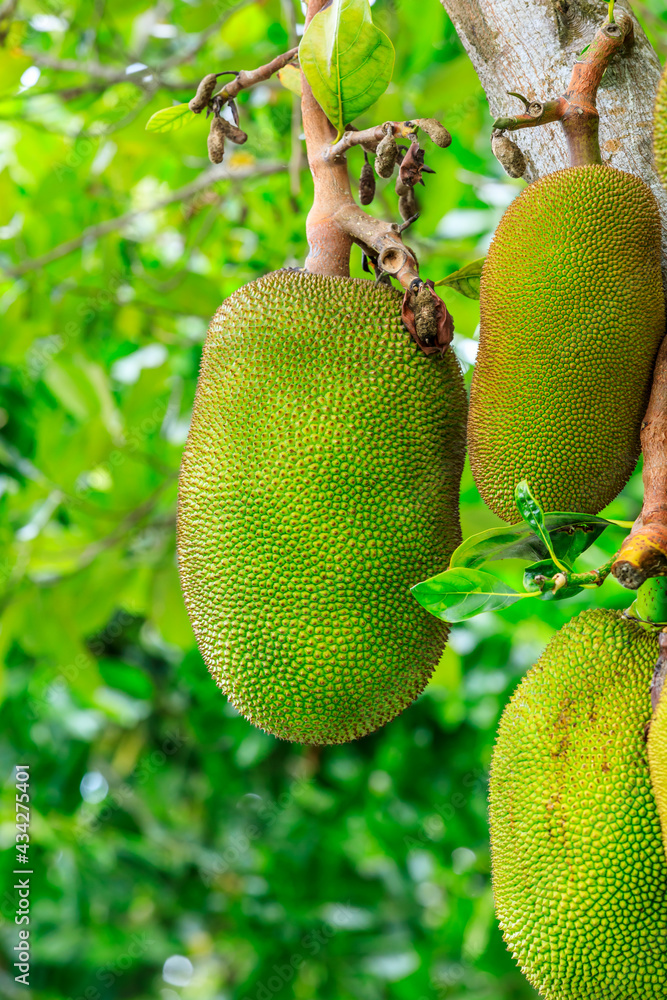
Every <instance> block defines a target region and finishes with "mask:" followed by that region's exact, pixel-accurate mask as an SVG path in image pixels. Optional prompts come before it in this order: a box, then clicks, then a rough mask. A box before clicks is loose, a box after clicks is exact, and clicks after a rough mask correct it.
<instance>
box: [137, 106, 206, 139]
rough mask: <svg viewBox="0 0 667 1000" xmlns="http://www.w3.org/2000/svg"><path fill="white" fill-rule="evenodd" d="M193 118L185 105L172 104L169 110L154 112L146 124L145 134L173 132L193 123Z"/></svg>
mask: <svg viewBox="0 0 667 1000" xmlns="http://www.w3.org/2000/svg"><path fill="white" fill-rule="evenodd" d="M194 119H195V116H194V114H193V113H192V111H190V108H189V107H188V106H187V104H174V105H172V107H171V108H162V110H161V111H156V112H155V114H154V115H152V116H151V117H150V118H149V119H148V121H147V122H146V131H147V132H174V131H175V130H176V129H178V128H183V126H184V125H187V124H188V123H189V122H191V121H194Z"/></svg>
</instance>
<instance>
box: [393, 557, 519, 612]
mask: <svg viewBox="0 0 667 1000" xmlns="http://www.w3.org/2000/svg"><path fill="white" fill-rule="evenodd" d="M412 594H413V596H414V597H415V598H416V600H417V601H418V602H419V603H420V604H421V606H422V607H423V608H425V609H426V610H427V611H430V613H431V614H432V615H435V617H436V618H440V619H441V620H442V621H445V622H462V621H465V619H466V618H474V617H475V615H481V614H482V612H483V611H499V610H501V609H502V608H508V607H509V606H510V605H511V604H515V603H516V602H517V601H521V600H523V598H524V597H534V596H535V594H519V593H517V591H516V590H513V589H512V588H511V587H508V585H507V584H506V583H504V582H503V580H499V579H498V577H496V576H492V575H491V573H483V572H482V571H481V570H478V569H458V568H457V569H448V570H445V572H444V573H439V574H438V576H434V577H431V579H430V580H425V581H424V582H423V583H418V584H416V586H414V587H413V588H412Z"/></svg>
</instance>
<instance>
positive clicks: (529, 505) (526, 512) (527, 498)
mask: <svg viewBox="0 0 667 1000" xmlns="http://www.w3.org/2000/svg"><path fill="white" fill-rule="evenodd" d="M514 499H515V501H516V505H517V507H518V508H519V513H520V514H521V517H522V518H523V519H524V521H525V522H526V524H529V525H530V527H531V528H532V530H533V532H534V534H535V535H537V537H538V538H539V539H540V541H541V542H542V544H543V545H544V547H545V548H546V550H547V552H548V553H549V555H550V556H551V558H552V559H553V560H554V562H555V563H556V564H557V565H558V566H559V568H560V569H566V568H567V567H565V566H564V565H562V564H561V563H560V562H559V560H558V556H557V555H556V553H555V552H554V547H553V544H552V541H551V538H550V537H549V532H548V531H547V526H546V523H545V520H544V511H543V510H542V508H541V507H540V505H539V503H538V502H537V499H536V498H535V497H534V496H533V493H532V490H531V488H530V485H529V483H528V481H527V480H526V479H522V480H521V482H520V483H517V486H516V489H515V490H514Z"/></svg>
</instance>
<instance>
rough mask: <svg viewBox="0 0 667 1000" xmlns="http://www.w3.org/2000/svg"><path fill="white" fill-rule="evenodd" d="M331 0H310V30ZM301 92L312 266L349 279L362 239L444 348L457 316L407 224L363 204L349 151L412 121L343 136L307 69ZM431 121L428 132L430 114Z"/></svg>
mask: <svg viewBox="0 0 667 1000" xmlns="http://www.w3.org/2000/svg"><path fill="white" fill-rule="evenodd" d="M325 3H326V0H309V3H308V13H307V15H306V28H307V27H308V25H309V24H310V22H311V21H312V19H313V17H314V16H315V15H316V14H317V13H318V12H319V11H320V10H321V9H322V8H323V7H324V6H325ZM301 92H302V97H301V110H302V116H303V125H304V132H305V135H306V149H307V151H308V165H309V167H310V170H311V173H312V175H313V182H314V187H315V196H314V199H313V206H312V208H311V210H310V212H309V214H308V219H307V222H306V233H307V236H308V245H309V248H310V252H309V254H308V258H307V260H306V270H307V271H310V272H311V274H323V275H329V276H332V277H349V274H350V250H351V247H352V243H357V244H358V245H359V246H360V247H361V248H362V250H363V251H364V252H365V253H366V254H367V255H368V256H369V257H370V258H371V260H372V261H373V263H374V265H375V267H376V271H377V274H378V276H381V275H382V274H383V273H386V274H389V275H391V276H392V277H394V278H396V279H397V281H399V282H400V283H401V285H402V286H403V288H405V290H406V291H405V297H404V300H403V321H404V323H405V325H406V327H407V328H408V330H409V331H410V333H411V335H412V336H413V337H414V339H415V341H416V342H417V344H418V345H419V347H420V348H421V349H422V350H423V351H424V352H425V353H427V354H429V353H432V352H434V351H442V350H444V349H445V348H446V347H447V345H448V344H449V343H450V342H451V339H452V334H453V324H452V320H451V317H450V315H449V313H448V312H447V309H446V307H445V304H444V302H443V301H442V299H440V298H439V297H438V296H437V295H436V293H435V291H434V290H433V286H432V283H430V285H429V284H428V283H426V282H423V281H422V280H421V278H420V276H419V266H418V264H417V258H416V257H415V255H414V253H413V252H412V250H411V249H410V248H409V247H407V246H406V245H405V244H404V243H403V240H402V238H401V227H399V226H398V225H396V224H395V223H389V222H383V221H381V220H380V219H376V218H373V217H372V216H370V215H368V214H367V213H366V212H364V211H363V209H361V208H360V207H359V206H358V205H357V204H356V203H355V201H354V199H353V197H352V191H351V188H350V178H349V174H348V169H347V159H346V155H345V154H346V153H347V151H348V150H349V149H350V148H351V147H352V146H354V145H362V146H364V147H366V148H367V149H375V148H376V146H377V145H378V144H379V143H380V142H381V141H382V140H383V139H386V140H389V141H390V143H392V142H394V139H393V136H394V134H397V135H410V136H412V130H413V128H412V123H411V122H410V123H405V122H403V123H399V122H387V123H385V126H386V128H385V126H379V127H377V128H372V129H366V130H365V131H363V132H358V131H356V130H348V131H347V132H346V133H345V135H344V136H343V137H342V138H341V139H340V140H339V141H338V142H336V134H337V133H336V129H335V128H334V127H333V125H332V124H331V122H330V121H329V120H328V119H327V117H326V115H325V114H324V112H323V110H322V109H321V107H320V106H319V104H318V103H317V101H316V100H315V97H314V96H313V92H312V90H311V88H310V86H309V84H308V81H307V79H306V77H305V74H304V73H303V71H302V73H301ZM423 121H424V122H425V123H426V124H425V128H426V130H427V132H428V130H429V128H430V125H429V122H430V120H429V119H423ZM431 125H436V126H437V128H438V129H439V130H440V131H441V133H443V135H440V136H439V139H440V141H441V142H442V141H443V137H447V138H448V133H447V132H446V130H445V129H442V126H440V125H439V123H438V122H432V123H431ZM432 131H433V130H432V129H431V132H432ZM429 134H430V133H429ZM412 138H414V136H412ZM434 141H437V140H435V139H434ZM413 145H414V146H417V144H416V143H413ZM417 148H418V147H417ZM411 149H412V146H411ZM394 152H396V150H395V145H394ZM407 159H408V156H407V154H406V161H407ZM394 165H395V157H392V160H391V163H390V169H389V173H391V169H392V168H393V166H394ZM420 170H421V168H419V169H418V170H417V173H416V174H415V176H414V178H412V181H411V183H412V184H414V183H415V181H416V179H418V177H419V176H420ZM383 176H386V175H383Z"/></svg>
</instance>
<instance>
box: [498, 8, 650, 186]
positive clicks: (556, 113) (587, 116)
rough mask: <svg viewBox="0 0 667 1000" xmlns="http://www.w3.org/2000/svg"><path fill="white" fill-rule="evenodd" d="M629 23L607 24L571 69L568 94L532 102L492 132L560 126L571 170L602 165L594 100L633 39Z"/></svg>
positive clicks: (622, 20)
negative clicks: (614, 60) (609, 70)
mask: <svg viewBox="0 0 667 1000" xmlns="http://www.w3.org/2000/svg"><path fill="white" fill-rule="evenodd" d="M633 32H634V28H633V24H632V20H631V18H630V17H628V15H627V14H623V15H622V16H621V17H619V19H618V21H612V22H609V21H607V22H606V23H605V24H603V25H602V27H601V28H600V29H599V30H598V31H597V33H596V35H595V38H594V39H593V41H592V42H591V44H590V45H589V46H588V48H587V49H586V50H585V52H584V53H583V57H582V58H581V59H580V60H579V61H578V62H576V63H575V64H574V66H573V67H572V75H571V77H570V83H569V86H568V89H567V91H566V92H565V93H564V94H563V95H562V96H561V97H557V98H555V99H554V100H549V101H544V102H541V101H531V102H529V103H528V104H527V107H526V110H525V112H524V113H523V114H521V115H515V116H513V117H509V118H497V119H496V121H495V122H494V124H493V127H494V129H500V130H503V131H504V130H507V131H516V130H518V129H522V128H535V127H536V126H537V125H548V124H550V123H552V122H558V121H559V122H560V123H561V126H562V128H563V131H564V133H565V138H566V140H567V145H568V152H569V159H570V166H571V167H580V166H586V165H587V164H591V163H602V155H601V153H600V141H599V137H598V130H599V123H600V115H599V113H598V110H597V107H596V99H597V92H598V87H599V86H600V81H601V80H602V77H603V76H604V72H605V70H606V69H607V67H608V65H609V62H610V60H611V58H612V56H614V55H615V54H616V53H617V52H619V51H620V50H621V49H622V48H623V46H624V45H626V44H627V43H628V42H629V41H630V40H631V39H632V36H633Z"/></svg>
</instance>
